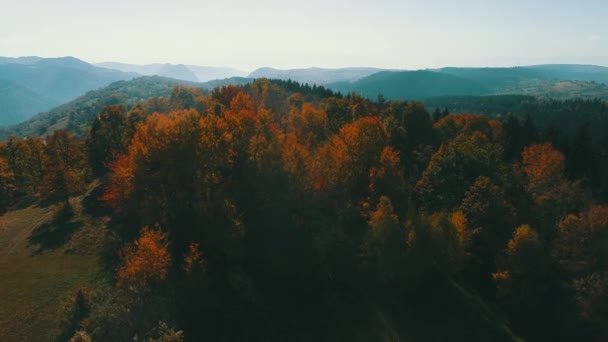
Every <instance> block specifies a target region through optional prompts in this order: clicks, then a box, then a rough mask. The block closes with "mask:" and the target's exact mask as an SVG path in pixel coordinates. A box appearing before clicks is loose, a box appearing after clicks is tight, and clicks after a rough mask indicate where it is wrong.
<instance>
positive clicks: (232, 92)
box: [0, 79, 608, 341]
mask: <svg viewBox="0 0 608 342" xmlns="http://www.w3.org/2000/svg"><path fill="white" fill-rule="evenodd" d="M563 105H564V106H566V105H570V104H568V103H565V102H564V103H563ZM556 106H557V105H556ZM598 115H599V114H598ZM604 115H605V113H604ZM558 127H559V122H550V121H549V120H548V119H543V120H539V119H538V118H535V117H534V115H526V116H521V115H520V116H518V115H503V116H501V117H493V118H492V117H491V116H488V115H486V116H482V115H476V114H452V113H451V112H450V110H449V108H439V107H425V105H423V104H421V103H418V102H414V101H401V100H386V99H384V97H382V96H379V97H378V99H377V100H369V99H367V98H364V97H361V96H358V95H356V94H348V95H343V94H340V93H337V92H334V91H331V90H329V89H326V88H324V87H320V86H308V85H305V84H300V83H296V82H292V81H279V80H269V79H257V80H255V81H253V82H251V83H247V84H243V85H238V86H235V85H228V86H220V87H217V88H214V89H213V90H211V91H206V90H201V89H200V88H196V87H190V86H176V87H175V88H173V90H172V92H171V94H170V96H168V97H153V98H151V99H149V100H145V101H142V102H138V103H136V104H135V105H128V104H121V103H117V104H111V105H108V106H106V107H105V108H103V109H101V110H100V111H99V112H98V113H97V114H96V116H95V119H94V122H92V124H91V125H90V128H89V129H87V130H86V131H85V132H84V133H82V134H74V133H73V132H71V131H69V130H56V131H54V132H53V133H52V134H48V135H46V136H44V137H37V136H29V137H17V136H11V137H9V138H8V139H7V140H6V141H5V142H3V143H0V207H1V208H2V210H4V211H10V210H13V209H15V208H20V207H24V206H27V205H29V204H30V203H33V202H37V203H40V205H42V206H52V207H53V208H57V209H56V210H55V211H54V213H53V215H54V216H53V222H54V223H53V224H54V225H55V226H54V227H55V228H53V229H54V230H52V231H51V233H52V234H55V235H50V234H51V233H49V232H40V235H39V236H38V240H34V241H33V242H32V243H33V244H36V245H39V246H41V248H44V247H45V244H47V245H48V244H51V243H56V241H55V240H53V239H52V238H53V237H56V236H57V235H61V234H64V233H65V231H67V230H69V229H73V228H70V227H71V224H73V223H74V222H75V221H76V220H75V219H74V218H75V217H76V216H78V215H79V214H78V212H79V210H84V209H82V208H80V207H81V206H84V207H86V208H85V209H86V210H88V212H90V213H91V217H92V220H93V221H95V220H97V221H100V222H101V220H103V222H105V223H104V228H103V234H102V237H101V238H100V240H99V250H98V252H96V253H95V258H97V259H98V260H99V261H98V262H99V265H100V267H99V271H98V273H97V275H96V276H95V280H94V281H91V282H89V283H88V284H87V285H85V286H81V287H79V288H76V289H74V290H73V291H72V292H70V294H69V295H67V296H66V298H65V299H64V300H63V304H62V306H61V307H58V308H57V310H56V313H54V315H56V316H57V317H58V319H57V320H56V322H55V323H53V324H54V329H56V331H57V332H58V337H57V339H58V340H62V341H65V340H70V339H71V340H72V341H132V340H133V339H134V338H135V340H137V341H428V340H433V341H442V340H459V341H472V340H479V341H503V340H504V341H510V340H520V339H523V340H531V341H535V340H554V341H555V340H563V341H573V340H579V341H582V340H589V341H605V340H606V339H607V338H608V272H607V269H608V268H607V267H608V205H606V204H604V203H606V201H607V200H608V178H607V177H608V148H607V146H608V145H606V141H605V140H604V141H602V140H601V137H600V138H598V137H597V136H594V135H593V134H591V131H590V126H589V122H588V121H586V120H584V119H580V120H578V121H576V122H575V125H574V127H573V126H570V127H569V128H570V132H564V131H562V130H560V129H559V128H558ZM593 129H595V128H593ZM604 138H605V137H604ZM83 196H84V197H83ZM78 198H80V199H82V198H84V199H83V200H82V203H80V202H79V201H80V200H77V199H78ZM44 234H47V235H44ZM74 234H78V233H74Z"/></svg>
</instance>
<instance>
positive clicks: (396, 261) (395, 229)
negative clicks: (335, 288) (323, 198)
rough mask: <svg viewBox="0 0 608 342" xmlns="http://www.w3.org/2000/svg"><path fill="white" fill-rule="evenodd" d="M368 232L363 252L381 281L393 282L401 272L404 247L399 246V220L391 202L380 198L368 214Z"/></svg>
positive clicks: (386, 198) (385, 198)
mask: <svg viewBox="0 0 608 342" xmlns="http://www.w3.org/2000/svg"><path fill="white" fill-rule="evenodd" d="M368 225H369V231H368V234H367V237H366V238H365V241H364V243H363V251H364V254H365V256H366V258H367V259H368V262H370V263H371V264H372V265H373V268H374V269H375V271H376V272H377V276H378V277H380V279H381V280H384V281H390V280H394V279H395V278H396V277H397V276H398V275H399V273H400V272H401V270H400V267H401V261H402V257H403V252H404V245H402V244H401V241H402V239H401V238H400V237H401V230H400V229H399V218H398V217H397V215H395V214H394V213H393V206H392V204H391V200H390V199H389V198H388V197H386V196H382V197H380V201H379V202H378V206H377V207H376V210H374V211H373V212H372V213H371V214H370V220H369V222H368Z"/></svg>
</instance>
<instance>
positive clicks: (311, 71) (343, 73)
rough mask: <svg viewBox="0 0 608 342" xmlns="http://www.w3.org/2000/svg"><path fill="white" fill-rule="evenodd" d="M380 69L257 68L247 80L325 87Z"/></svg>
mask: <svg viewBox="0 0 608 342" xmlns="http://www.w3.org/2000/svg"><path fill="white" fill-rule="evenodd" d="M385 70H386V69H380V68H364V67H356V68H337V69H330V68H315V67H313V68H306V69H287V70H281V69H274V68H259V69H256V70H254V71H253V72H251V73H250V74H249V76H248V77H249V78H275V79H282V80H292V81H296V82H300V83H308V84H317V85H325V84H328V83H334V82H353V81H356V80H359V79H361V78H364V77H366V76H370V75H373V74H375V73H377V72H381V71H385Z"/></svg>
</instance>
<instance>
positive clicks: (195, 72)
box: [95, 62, 247, 82]
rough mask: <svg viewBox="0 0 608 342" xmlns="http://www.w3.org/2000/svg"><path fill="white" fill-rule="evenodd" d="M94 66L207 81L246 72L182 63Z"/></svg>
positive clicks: (115, 63)
mask: <svg viewBox="0 0 608 342" xmlns="http://www.w3.org/2000/svg"><path fill="white" fill-rule="evenodd" d="M95 65H96V66H99V67H103V68H109V69H115V70H120V71H124V72H136V73H138V74H140V75H146V76H162V77H169V78H174V79H178V80H185V81H191V82H207V81H211V80H217V79H225V78H230V77H235V76H236V77H242V76H246V75H247V73H245V72H243V71H240V70H236V69H230V68H217V67H209V66H200V65H184V64H177V65H175V64H167V63H165V64H160V63H155V64H145V65H137V64H127V63H117V62H104V63H96V64H95Z"/></svg>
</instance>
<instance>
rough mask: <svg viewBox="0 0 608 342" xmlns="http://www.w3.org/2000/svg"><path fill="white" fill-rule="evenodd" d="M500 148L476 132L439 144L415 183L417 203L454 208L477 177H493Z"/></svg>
mask: <svg viewBox="0 0 608 342" xmlns="http://www.w3.org/2000/svg"><path fill="white" fill-rule="evenodd" d="M501 160H502V150H501V149H500V146H499V145H498V144H495V143H493V142H491V141H489V140H488V138H487V137H486V136H485V135H483V134H481V133H479V132H476V133H473V134H472V135H467V134H462V135H459V136H458V137H456V139H454V140H453V141H451V142H449V143H447V144H445V145H442V146H441V148H439V150H438V151H437V152H436V153H435V154H434V155H433V157H432V159H431V161H430V163H429V165H428V166H427V168H426V170H425V171H424V173H423V174H422V178H421V179H420V180H419V181H418V184H417V185H416V194H417V195H418V199H419V201H420V204H421V205H422V206H423V207H424V208H425V209H427V210H429V211H430V212H434V211H440V210H453V209H454V208H456V207H457V206H458V205H459V203H460V201H461V199H462V196H463V195H464V194H465V192H466V191H467V189H468V188H469V187H470V186H471V184H472V183H473V182H474V181H475V179H477V177H479V176H486V177H490V178H495V177H496V174H497V172H498V171H501V170H503V169H501Z"/></svg>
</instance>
